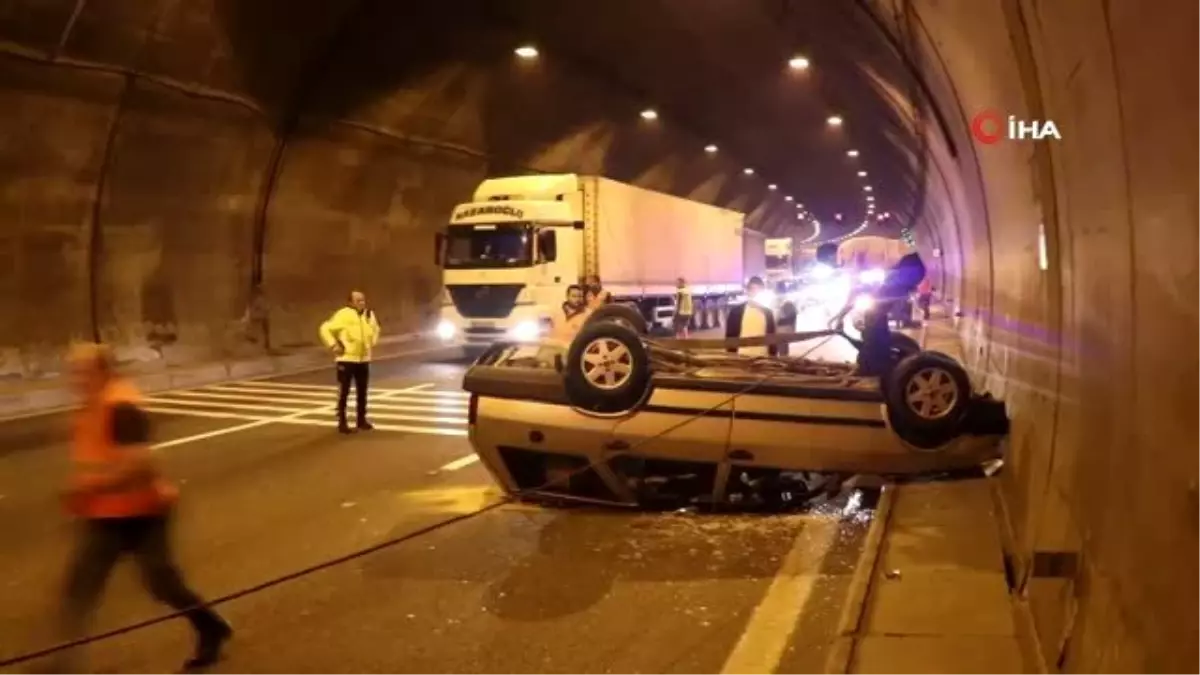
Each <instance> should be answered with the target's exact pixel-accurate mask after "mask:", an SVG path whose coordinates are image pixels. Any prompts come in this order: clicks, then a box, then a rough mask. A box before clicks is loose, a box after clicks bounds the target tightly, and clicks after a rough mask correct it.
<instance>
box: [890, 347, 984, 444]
mask: <svg viewBox="0 0 1200 675" xmlns="http://www.w3.org/2000/svg"><path fill="white" fill-rule="evenodd" d="M883 384H884V387H883V389H884V398H885V400H886V403H887V412H888V419H889V420H890V421H891V423H892V429H893V430H894V431H895V432H896V434H897V435H898V436H900V438H901V439H903V440H904V441H906V442H908V443H910V444H912V445H914V446H916V447H919V448H924V449H933V448H937V447H940V446H942V445H945V444H946V443H948V442H949V441H951V440H953V439H954V438H955V437H956V436H958V435H959V434H961V433H962V432H963V427H964V421H965V419H966V417H967V410H968V409H969V407H970V405H971V380H970V378H969V377H968V376H967V371H966V370H965V369H964V368H963V367H962V366H961V365H959V363H958V362H957V361H955V360H954V359H952V358H950V357H949V356H947V355H945V354H942V353H940V352H918V353H915V354H909V355H908V356H905V357H904V358H903V359H901V360H900V362H899V363H897V364H896V367H895V368H894V369H893V370H892V371H891V373H889V374H888V375H887V376H886V378H885V380H884V383H883Z"/></svg>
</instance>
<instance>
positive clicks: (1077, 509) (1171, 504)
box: [872, 0, 1200, 672]
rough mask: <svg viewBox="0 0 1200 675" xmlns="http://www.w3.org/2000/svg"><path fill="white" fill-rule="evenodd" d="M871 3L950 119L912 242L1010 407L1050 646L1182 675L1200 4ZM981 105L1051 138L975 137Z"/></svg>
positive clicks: (1193, 640)
mask: <svg viewBox="0 0 1200 675" xmlns="http://www.w3.org/2000/svg"><path fill="white" fill-rule="evenodd" d="M872 9H873V11H874V12H875V13H876V15H877V16H878V17H880V19H882V21H883V22H884V23H885V25H886V26H887V27H888V30H889V32H890V33H891V34H892V36H893V38H894V39H895V41H896V42H897V43H898V44H900V45H903V47H902V48H903V49H905V50H907V51H908V52H909V56H910V57H911V59H912V60H913V62H914V63H915V64H917V66H918V68H919V69H920V72H921V74H922V76H923V78H924V79H925V80H926V82H927V83H928V84H929V89H930V91H931V92H933V98H934V104H935V105H937V106H939V107H940V108H941V110H942V111H943V113H945V115H946V116H947V118H948V119H950V120H951V124H949V125H948V126H949V128H948V129H946V130H945V133H943V130H941V129H936V128H930V129H929V131H928V133H929V134H930V135H931V137H932V138H931V152H932V154H933V156H934V160H935V161H934V164H935V168H936V171H933V172H931V174H930V175H928V176H927V177H926V178H927V190H928V191H929V192H928V194H929V195H930V196H931V199H930V201H929V202H928V203H927V205H926V209H925V212H924V213H923V214H922V216H921V218H920V219H919V228H920V230H921V231H920V232H919V233H918V239H919V240H920V246H921V248H922V249H924V250H928V249H929V248H931V247H932V246H933V245H934V243H933V242H935V241H936V242H940V245H941V248H942V249H943V253H944V254H945V255H944V257H943V259H942V260H943V261H944V262H945V265H944V267H945V272H944V274H945V275H946V277H947V283H946V288H945V290H946V293H947V295H948V296H949V297H950V298H951V300H952V304H953V306H954V307H955V308H957V309H959V310H960V311H961V313H962V317H961V319H959V322H958V326H959V330H960V332H961V334H962V336H963V341H964V347H965V349H966V351H967V355H968V360H969V361H970V363H971V366H972V368H973V374H974V375H975V378H976V380H977V384H979V385H980V386H985V387H987V388H989V389H990V390H992V391H994V392H996V393H998V394H999V395H1002V396H1003V397H1004V398H1005V399H1006V402H1007V403H1008V405H1009V409H1010V413H1011V415H1012V417H1013V431H1012V434H1011V438H1010V443H1009V462H1008V466H1007V467H1006V469H1005V473H1004V475H1003V481H1002V486H1003V489H1002V493H1003V496H1004V500H1003V503H1004V505H1005V511H1006V518H1007V520H1008V523H1009V526H1010V527H1011V529H1012V532H1013V537H1014V540H1015V546H1014V548H1015V550H1014V551H1012V553H1013V554H1014V563H1015V568H1016V571H1015V576H1016V579H1017V585H1018V592H1019V593H1021V594H1022V595H1023V596H1024V597H1025V598H1026V599H1027V600H1028V602H1029V606H1030V608H1031V610H1032V614H1033V618H1034V623H1035V627H1036V633H1037V636H1038V640H1039V643H1040V647H1041V650H1042V654H1043V656H1044V658H1045V660H1046V662H1047V664H1048V665H1049V667H1050V668H1051V669H1063V670H1069V671H1074V672H1185V671H1191V670H1194V669H1195V667H1196V663H1197V659H1198V656H1197V647H1196V644H1197V615H1196V604H1195V603H1196V598H1197V575H1198V569H1197V521H1196V518H1197V501H1196V481H1197V445H1198V442H1197V431H1196V424H1195V410H1196V409H1197V407H1198V401H1197V388H1198V383H1197V368H1198V364H1197V325H1198V318H1197V306H1198V298H1197V248H1198V241H1197V225H1196V223H1197V220H1198V218H1200V214H1198V210H1197V197H1196V195H1197V191H1196V185H1197V157H1196V150H1195V148H1196V147H1197V132H1196V119H1197V101H1196V86H1195V82H1196V79H1197V73H1196V66H1195V65H1194V64H1195V63H1196V61H1195V59H1194V52H1195V32H1194V30H1193V26H1194V25H1195V23H1196V21H1195V17H1196V12H1197V7H1196V4H1195V3H1194V2H1185V1H1183V0H1178V1H1171V2H1167V3H1160V4H1159V6H1156V7H1155V8H1154V10H1153V12H1150V11H1146V10H1149V8H1148V7H1145V6H1144V5H1142V4H1140V3H1138V2H1136V0H1115V1H1113V2H1108V3H1094V2H1087V1H1086V0H1074V1H1070V2H1057V3H1039V2H1033V1H1032V0H1019V1H1018V0H988V1H980V2H972V3H969V5H968V3H941V2H933V1H932V0H915V2H913V3H912V4H909V3H905V2H901V1H900V0H896V1H894V2H893V1H887V0H881V1H880V2H876V3H874V4H873V7H872ZM1184 17H1191V19H1190V20H1186V19H1184ZM985 109H995V110H998V111H1001V112H1002V113H1004V114H1005V115H1007V114H1013V115H1016V116H1017V117H1018V118H1019V119H1024V120H1033V119H1041V120H1047V119H1050V120H1054V121H1055V123H1056V124H1057V126H1058V128H1059V130H1060V131H1061V133H1062V140H1061V141H1049V140H1048V141H1042V142H1040V143H1032V142H1029V143H1021V142H1008V141H1002V142H1001V143H998V144H996V145H992V146H985V145H982V144H979V143H975V142H972V141H971V139H970V137H969V132H968V129H969V126H968V125H969V123H970V119H971V117H972V116H974V115H975V114H977V113H979V112H982V111H983V110H985ZM951 146H953V147H954V148H955V150H956V151H957V156H956V157H954V156H951V153H950V149H949V148H950V147H951ZM939 172H940V173H941V174H943V175H946V176H950V177H951V184H950V185H948V186H943V185H942V184H941V181H940V179H939V176H938V175H936V174H937V173H939ZM1039 230H1044V232H1045V235H1046V236H1045V239H1046V247H1047V249H1048V250H1047V253H1048V256H1047V257H1048V261H1047V262H1048V265H1046V268H1045V269H1042V265H1041V264H1040V262H1039V254H1038V249H1039V241H1038V239H1039ZM1064 554H1065V555H1064ZM1064 561H1071V562H1069V563H1067V564H1065V565H1064V564H1063V563H1064ZM1056 562H1057V563H1058V564H1057V565H1055V564H1054V563H1056ZM1055 567H1057V568H1058V569H1053V568H1055Z"/></svg>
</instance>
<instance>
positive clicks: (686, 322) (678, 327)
mask: <svg viewBox="0 0 1200 675" xmlns="http://www.w3.org/2000/svg"><path fill="white" fill-rule="evenodd" d="M675 286H676V288H677V289H678V290H677V291H676V292H675V337H679V338H683V339H687V336H688V326H691V325H692V316H693V315H695V313H696V305H695V301H694V300H692V292H691V291H689V290H688V287H687V280H686V279H684V278H683V277H679V280H678V281H676V282H675Z"/></svg>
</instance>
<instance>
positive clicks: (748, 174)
mask: <svg viewBox="0 0 1200 675" xmlns="http://www.w3.org/2000/svg"><path fill="white" fill-rule="evenodd" d="M742 173H744V174H746V175H747V176H753V175H754V169H751V168H750V167H746V168H744V169H742Z"/></svg>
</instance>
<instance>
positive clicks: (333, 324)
mask: <svg viewBox="0 0 1200 675" xmlns="http://www.w3.org/2000/svg"><path fill="white" fill-rule="evenodd" d="M320 332H321V341H322V342H324V343H325V346H326V347H328V348H329V349H330V351H332V352H333V354H334V356H335V357H336V359H337V378H338V403H337V414H338V431H339V432H340V433H343V434H348V433H351V429H350V425H349V424H347V423H346V399H347V398H349V396H350V382H351V381H353V382H354V394H355V413H356V417H357V418H358V420H357V421H358V424H357V427H358V428H359V429H360V430H362V431H370V430H371V429H374V427H373V426H371V423H370V422H368V421H367V383H368V381H369V380H370V375H371V351H372V349H373V348H374V347H375V345H376V344H377V343H378V342H379V321H377V320H376V319H375V312H373V311H371V310H370V309H368V308H367V296H366V295H364V294H363V293H362V291H352V292H351V293H350V304H348V305H347V306H345V307H343V308H341V309H339V310H338V311H336V312H334V313H333V316H331V317H329V320H328V321H326V322H325V323H323V324H321V331H320Z"/></svg>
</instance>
